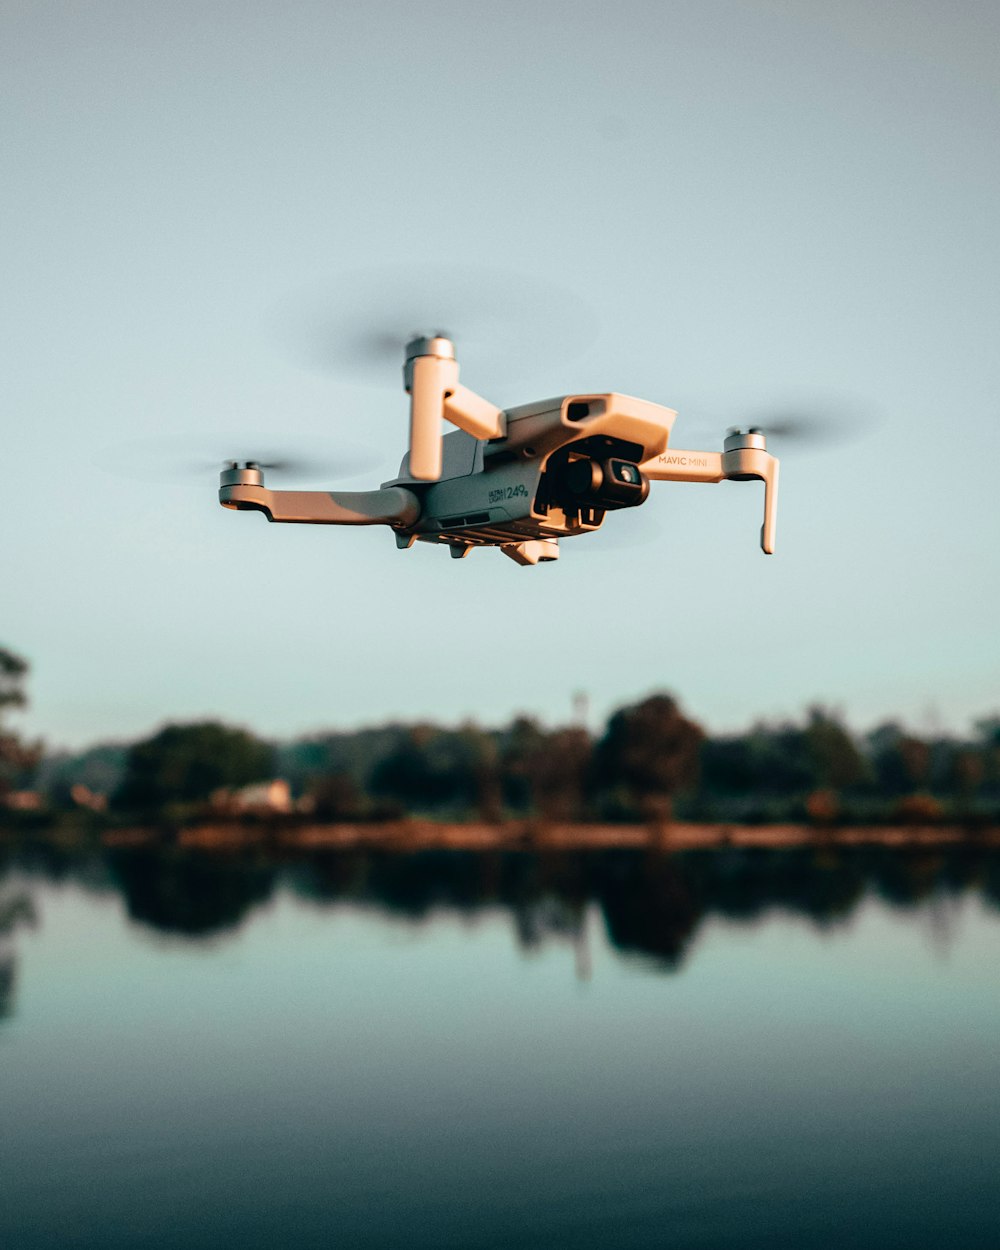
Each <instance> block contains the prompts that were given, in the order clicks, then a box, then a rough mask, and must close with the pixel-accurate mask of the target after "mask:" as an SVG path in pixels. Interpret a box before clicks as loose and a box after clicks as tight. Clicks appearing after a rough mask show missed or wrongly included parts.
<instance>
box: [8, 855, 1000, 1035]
mask: <svg viewBox="0 0 1000 1250" xmlns="http://www.w3.org/2000/svg"><path fill="white" fill-rule="evenodd" d="M4 870H6V871H4ZM15 870H17V871H19V872H21V873H22V874H23V873H24V872H27V873H28V874H36V875H38V876H41V877H43V878H47V879H50V880H52V879H56V880H64V879H67V878H72V879H75V880H76V881H77V882H78V883H80V884H81V885H83V886H84V887H85V888H87V889H88V890H92V891H98V892H106V891H109V890H114V891H116V892H118V893H119V894H120V895H121V897H122V898H123V899H124V902H125V906H126V909H127V912H128V915H129V916H130V917H131V919H132V920H133V921H135V922H137V923H139V924H141V925H143V926H146V927H148V928H151V929H154V930H156V931H158V932H161V933H170V934H180V935H185V936H187V937H190V938H193V939H200V938H205V937H208V936H210V935H213V934H221V933H226V932H232V931H234V930H236V929H238V928H239V927H240V926H241V925H243V924H244V923H245V922H246V921H247V920H248V919H249V918H250V917H251V916H252V914H253V913H254V911H255V910H256V909H257V908H259V907H260V906H261V905H263V904H265V903H267V902H268V901H269V900H271V899H272V898H274V897H275V896H276V895H277V894H278V893H279V892H282V891H285V892H289V893H291V894H292V895H294V896H295V897H297V898H299V899H301V900H308V901H309V902H311V903H314V904H317V905H319V906H322V907H336V906H341V905H348V904H349V905H351V906H354V907H367V908H374V909H377V910H379V911H382V912H386V913H388V914H390V915H391V916H393V917H395V918H397V919H401V920H403V921H406V922H408V923H411V924H421V923H424V922H426V921H427V920H428V919H429V918H430V917H431V916H433V915H435V914H440V913H451V914H453V915H458V916H461V917H465V918H467V919H469V920H472V919H474V918H476V917H477V916H479V915H482V914H484V913H485V912H487V911H490V912H493V913H496V912H498V911H499V912H501V913H506V914H507V915H508V916H509V917H510V918H511V921H512V927H513V931H514V934H515V936H516V940H517V942H518V944H519V946H520V947H521V949H522V950H524V951H531V950H533V949H536V948H538V947H539V946H540V945H542V944H543V943H545V942H547V941H551V940H556V941H560V940H561V941H567V942H570V943H572V944H573V945H575V946H576V948H577V952H578V957H579V962H578V967H582V969H583V971H584V972H585V970H586V968H585V965H586V948H585V942H584V936H585V928H586V916H587V914H588V910H589V909H593V908H596V909H598V911H599V912H600V914H601V916H602V918H603V921H604V925H605V928H606V931H607V934H608V938H609V940H610V942H611V944H612V946H613V947H614V948H615V949H616V950H618V951H619V952H621V953H623V954H627V955H630V956H640V957H643V958H645V959H646V960H647V961H649V962H650V963H652V964H653V965H655V966H658V967H659V968H661V969H662V970H665V971H669V970H671V969H674V968H677V967H679V966H680V964H681V962H682V961H683V959H684V958H685V955H686V952H687V951H688V949H689V947H690V943H691V940H692V938H693V936H694V934H695V933H696V931H697V930H698V928H699V926H700V925H701V923H702V922H703V921H704V920H705V919H706V918H708V917H711V916H722V917H725V918H727V919H730V920H734V921H737V922H744V923H753V922H756V921H757V920H758V919H759V918H760V917H762V916H763V915H764V914H765V913H767V912H768V911H771V910H780V911H782V912H785V913H790V914H795V915H800V916H805V917H807V918H808V919H809V920H810V921H812V923H813V924H814V925H816V926H818V927H829V926H831V925H836V924H840V923H843V922H845V921H847V920H849V918H850V917H851V915H852V914H853V913H854V911H855V910H856V909H857V907H858V906H859V904H860V903H861V902H862V901H863V900H864V899H865V898H869V897H875V898H877V899H880V900H881V901H882V902H884V903H885V904H888V905H889V906H892V907H903V908H912V907H916V906H920V905H922V904H926V903H928V902H933V901H934V900H936V899H945V898H947V897H953V896H957V895H959V894H962V893H965V892H967V891H976V892H978V893H979V894H980V895H981V897H982V898H983V899H984V900H985V901H987V902H988V903H989V904H991V905H992V906H994V907H1000V852H997V851H995V850H989V849H987V848H975V847H974V846H966V847H962V848H948V849H935V850H933V851H927V850H910V851H904V850H897V849H886V848H864V849H860V848H854V849H844V848H832V847H827V846H816V847H810V848H803V849H796V850H780V851H778V850H761V849H753V850H746V849H727V850H711V851H689V852H682V853H677V854H668V853H664V852H653V851H649V852H643V851H620V850H619V851H589V852H546V851H528V850H525V851H516V852H489V853H483V852H464V851H422V852H419V853H412V854H408V853H402V852H390V851H340V852H322V853H309V854H306V853H299V854H290V855H288V856H285V857H277V856H274V855H271V854H269V853H267V852H266V851H264V850H256V851H253V852H238V853H237V852H211V853H210V852H206V851H195V850H182V849H179V848H176V847H169V848H168V847H163V848H149V847H144V848H141V849H116V850H109V851H104V852H99V851H98V852H94V851H92V852H90V853H89V854H86V855H84V854H79V855H74V854H72V853H70V852H67V851H65V850H60V849H55V848H53V847H52V846H45V845H39V846H36V847H34V848H32V849H31V851H30V852H24V853H22V854H21V855H19V856H17V857H11V856H8V857H7V859H6V862H5V863H4V864H0V873H2V874H3V875H4V876H6V875H7V874H9V873H10V872H12V871H15ZM2 879H3V878H2V877H0V1014H2V1013H3V1012H4V1011H7V1012H9V1011H10V1008H11V1001H12V994H13V986H14V980H15V962H14V953H13V930H14V928H15V927H16V925H17V924H18V923H22V922H24V921H26V920H30V919H31V916H32V913H31V906H30V899H28V897H27V895H25V894H24V893H23V891H21V892H20V893H18V892H16V891H13V892H12V890H11V889H10V888H8V889H6V890H4V889H2ZM20 879H21V880H23V879H24V877H23V876H22V877H21V878H20ZM581 952H582V953H581Z"/></svg>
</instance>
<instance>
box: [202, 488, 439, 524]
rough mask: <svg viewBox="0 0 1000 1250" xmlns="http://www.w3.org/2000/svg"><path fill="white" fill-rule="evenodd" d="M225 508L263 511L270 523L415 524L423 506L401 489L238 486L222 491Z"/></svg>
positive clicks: (221, 497) (221, 499)
mask: <svg viewBox="0 0 1000 1250" xmlns="http://www.w3.org/2000/svg"><path fill="white" fill-rule="evenodd" d="M219 503H221V504H222V506H223V507H224V508H234V509H238V510H239V511H248V512H263V513H264V514H265V515H266V517H267V519H268V520H269V521H283V522H286V523H288V524H291V525H395V526H398V527H405V526H409V525H412V524H413V523H414V522H415V521H416V520H417V519H418V517H419V516H420V504H419V503H418V502H417V497H416V495H414V494H413V492H412V491H408V490H406V488H405V487H402V486H391V487H389V488H388V489H386V490H365V491H356V492H350V491H325V490H268V489H267V488H266V487H265V486H258V485H252V484H242V483H237V484H235V485H223V486H221V487H220V488H219Z"/></svg>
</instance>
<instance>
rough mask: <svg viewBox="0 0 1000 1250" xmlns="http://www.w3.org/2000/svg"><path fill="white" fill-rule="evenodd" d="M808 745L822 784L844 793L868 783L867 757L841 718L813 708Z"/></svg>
mask: <svg viewBox="0 0 1000 1250" xmlns="http://www.w3.org/2000/svg"><path fill="white" fill-rule="evenodd" d="M805 742H806V750H807V752H808V754H809V757H810V761H811V763H812V766H813V769H814V770H815V778H816V782H817V784H818V785H820V786H826V787H828V788H829V789H831V790H842V789H845V788H846V787H848V786H854V785H857V784H858V783H859V782H860V781H862V780H864V777H865V774H866V772H867V768H866V763H865V759H864V756H862V754H861V752H860V751H859V750H858V748H857V746H856V745H855V742H854V739H853V738H852V737H851V735H850V733H849V732H848V730H847V728H846V727H845V726H844V723H843V722H842V721H841V720H840V719H839V717H837V716H834V715H832V714H831V713H829V712H827V711H826V710H825V709H823V708H821V707H813V708H810V709H809V723H808V725H807V726H806V731H805Z"/></svg>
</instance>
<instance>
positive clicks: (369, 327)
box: [269, 263, 598, 398]
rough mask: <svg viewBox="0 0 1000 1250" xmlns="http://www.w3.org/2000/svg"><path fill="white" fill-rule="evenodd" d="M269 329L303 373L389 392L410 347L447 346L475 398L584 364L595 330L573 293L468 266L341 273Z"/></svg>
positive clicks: (283, 310) (287, 305) (293, 302)
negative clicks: (440, 341)
mask: <svg viewBox="0 0 1000 1250" xmlns="http://www.w3.org/2000/svg"><path fill="white" fill-rule="evenodd" d="M269 321H270V324H271V329H272V331H273V332H274V333H275V334H276V336H277V338H278V339H279V341H280V342H281V343H282V344H283V345H284V347H285V349H286V350H287V351H288V352H289V353H290V355H291V356H292V357H293V358H294V359H295V360H297V361H298V363H300V364H301V365H303V366H305V367H307V368H310V369H315V370H319V371H322V372H325V373H330V374H333V375H335V376H336V377H339V378H342V379H343V380H345V381H348V382H361V383H368V384H372V385H376V386H388V387H394V388H395V387H398V386H399V385H400V369H401V368H402V365H403V359H404V354H405V349H406V344H407V343H408V342H409V341H410V340H411V339H413V338H414V337H416V336H425V337H428V338H431V337H434V336H441V337H444V338H449V339H452V340H453V341H454V342H455V343H456V345H457V348H458V354H459V359H460V360H461V362H462V366H463V369H466V370H467V371H468V375H469V378H470V381H471V382H472V383H473V385H475V387H476V389H477V390H479V391H483V390H488V389H489V388H490V387H493V386H497V385H499V386H503V387H505V388H509V387H510V386H511V385H512V384H518V385H519V384H520V383H521V381H522V379H523V378H525V377H527V376H530V375H531V374H532V373H536V374H537V373H539V372H545V371H546V370H548V369H550V368H551V367H552V365H553V364H558V363H559V362H561V361H564V360H567V359H572V358H573V357H575V356H579V355H581V354H582V353H583V352H585V351H586V350H587V348H588V347H589V346H590V345H591V344H592V343H593V342H594V340H595V339H596V337H597V331H598V320H597V316H596V314H595V312H594V310H593V309H592V308H591V307H590V305H589V304H588V302H587V301H586V300H585V299H584V298H583V297H582V296H580V295H579V294H577V293H576V292H574V291H571V290H568V289H566V288H564V287H561V286H559V285H558V284H556V283H554V282H550V281H548V280H547V279H544V278H540V277H537V276H536V275H533V274H528V273H519V272H516V271H512V270H505V269H496V268H490V267H487V266H480V265H471V264H470V265H455V264H451V265H447V264H446V265H435V264H430V263H423V264H413V263H410V264H401V265H391V266H390V265H373V266H368V267H365V268H360V269H351V270H346V271H344V272H342V273H340V274H338V275H336V276H334V277H332V278H331V279H330V280H329V282H327V283H324V284H323V285H322V286H319V287H316V288H313V289H312V290H308V291H303V292H300V293H299V294H298V295H296V296H295V297H293V298H292V299H289V300H286V301H285V302H284V303H283V304H282V305H281V306H279V307H277V308H276V309H275V310H274V311H273V313H272V314H271V317H270V318H269ZM511 398H514V397H511Z"/></svg>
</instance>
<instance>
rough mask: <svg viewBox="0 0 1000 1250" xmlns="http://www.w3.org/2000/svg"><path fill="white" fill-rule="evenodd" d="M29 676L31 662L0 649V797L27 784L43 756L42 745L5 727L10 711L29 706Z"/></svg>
mask: <svg viewBox="0 0 1000 1250" xmlns="http://www.w3.org/2000/svg"><path fill="white" fill-rule="evenodd" d="M27 676H28V662H27V660H24V659H22V658H21V656H19V655H15V654H14V652H13V651H8V650H7V649H6V648H5V647H0V796H2V795H4V794H6V793H7V792H8V791H9V790H12V789H14V788H16V787H17V786H20V785H24V784H26V783H27V782H28V780H29V779H30V777H31V774H32V773H33V772H34V769H35V767H36V765H37V764H38V761H39V759H40V757H41V748H40V746H38V745H37V744H35V743H27V742H25V741H24V740H23V739H22V738H21V737H20V736H19V735H18V734H15V733H13V732H12V731H11V730H9V729H7V728H6V727H5V725H4V720H5V713H6V712H7V710H8V709H10V708H22V707H25V706H26V705H27V702H28V698H27V695H26V694H25V693H24V682H25V680H26V678H27Z"/></svg>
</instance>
